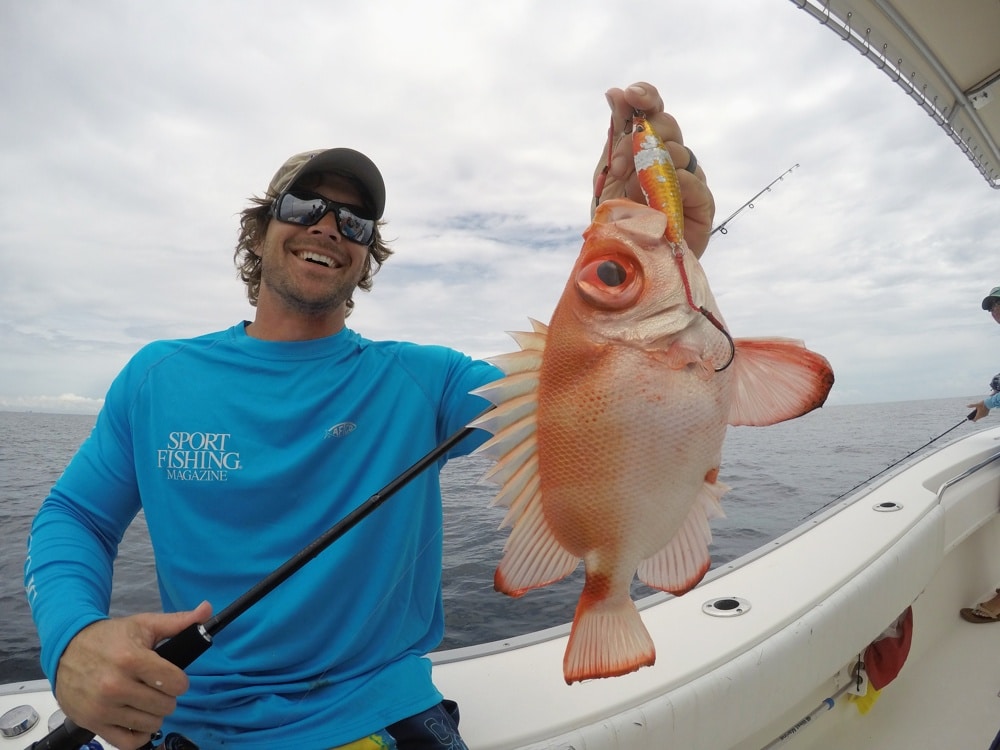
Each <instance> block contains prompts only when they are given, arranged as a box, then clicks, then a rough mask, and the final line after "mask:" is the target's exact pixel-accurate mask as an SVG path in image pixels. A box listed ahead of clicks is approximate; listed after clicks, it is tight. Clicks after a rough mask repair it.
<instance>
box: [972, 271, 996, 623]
mask: <svg viewBox="0 0 1000 750" xmlns="http://www.w3.org/2000/svg"><path fill="white" fill-rule="evenodd" d="M983 309H984V310H986V312H988V313H989V314H990V315H992V316H993V320H995V321H996V322H997V323H1000V286H995V287H993V289H992V290H990V293H989V294H987V295H986V296H985V297H984V298H983ZM995 380H996V378H994V381H995ZM968 406H971V407H975V409H976V413H975V416H973V418H972V421H973V422H978V421H979V420H980V419H982V418H983V417H985V416H986V415H987V414H989V413H990V409H996V408H997V407H998V406H1000V389H994V390H993V395H991V396H989V397H987V398H985V399H983V400H982V401H977V402H976V403H974V404H968ZM997 603H998V605H1000V596H998V597H997Z"/></svg>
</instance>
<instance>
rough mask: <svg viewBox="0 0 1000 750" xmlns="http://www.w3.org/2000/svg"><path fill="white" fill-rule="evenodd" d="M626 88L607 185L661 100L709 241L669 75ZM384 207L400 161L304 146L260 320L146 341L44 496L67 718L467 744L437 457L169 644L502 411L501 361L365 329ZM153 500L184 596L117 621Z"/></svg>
mask: <svg viewBox="0 0 1000 750" xmlns="http://www.w3.org/2000/svg"><path fill="white" fill-rule="evenodd" d="M608 100H609V103H610V105H611V108H612V113H613V122H614V128H613V131H614V133H615V134H616V135H615V142H613V143H612V144H610V146H611V151H612V153H611V161H610V164H608V169H607V170H603V169H600V168H601V167H603V166H604V165H605V164H607V160H608V156H607V154H608V146H607V145H606V146H605V149H604V150H603V151H602V160H601V164H600V165H599V171H601V172H606V174H605V175H604V177H602V186H603V189H602V192H601V195H599V196H598V200H603V199H607V198H611V197H618V196H621V195H625V194H627V195H629V196H630V197H634V198H635V197H638V196H639V195H640V194H639V193H638V192H637V185H636V180H635V175H634V170H633V168H632V165H631V159H630V158H627V156H628V153H629V152H628V142H629V140H630V139H628V138H619V137H618V134H620V133H621V132H622V131H623V129H624V128H625V126H626V125H625V123H626V121H627V120H629V119H630V116H631V113H632V110H633V109H634V108H639V109H642V110H644V111H646V112H647V114H648V115H649V117H650V119H651V122H652V123H653V125H654V127H656V129H657V131H658V132H659V134H660V135H661V137H663V138H664V139H665V140H668V141H672V143H670V144H668V146H669V148H670V149H671V153H672V154H673V156H674V158H675V160H676V162H677V165H678V167H679V168H681V169H684V168H685V167H688V168H689V171H687V172H681V174H680V175H679V177H680V180H681V186H682V190H683V199H684V204H685V214H686V217H687V219H688V222H689V224H688V226H689V229H688V234H687V236H688V240H689V243H690V244H691V246H692V248H693V249H694V250H695V251H696V252H697V253H699V254H700V253H701V252H702V251H703V250H704V248H705V246H706V245H707V242H708V235H709V232H710V228H711V221H712V216H713V214H714V204H713V201H712V196H711V193H710V191H709V190H708V188H707V185H706V184H705V181H704V172H703V171H702V170H701V169H700V168H699V167H697V166H696V162H695V160H694V156H693V154H692V153H691V152H690V151H689V150H687V149H686V148H685V147H684V146H683V145H682V143H683V141H682V138H681V133H680V129H679V128H678V126H677V123H676V121H674V120H673V118H671V117H670V116H669V115H667V114H665V113H664V112H663V102H662V100H661V98H660V96H659V94H658V93H657V91H656V89H655V88H654V87H652V86H649V85H648V84H639V85H636V86H632V87H629V88H628V89H625V90H619V89H612V90H611V91H609V92H608ZM384 207H385V186H384V183H383V181H382V176H381V174H380V173H379V170H378V169H377V167H376V166H375V165H374V164H373V163H372V162H371V161H370V160H369V159H368V158H367V157H366V156H364V155H362V154H360V153H358V152H356V151H353V150H350V149H342V148H339V149H329V150H323V151H316V152H309V153H306V154H299V155H297V156H293V157H292V158H290V159H289V160H288V161H287V162H285V164H284V165H283V166H282V167H281V168H280V169H279V170H278V172H277V173H276V174H275V176H274V178H273V179H272V180H271V183H270V185H269V187H268V189H267V192H266V194H265V196H264V197H263V198H261V199H255V200H254V201H253V205H252V206H251V207H250V208H248V209H246V210H245V211H244V212H243V215H242V219H241V234H240V239H239V243H238V245H237V250H236V254H235V260H236V264H237V266H238V268H239V269H240V274H241V278H242V279H243V281H244V282H245V283H246V287H247V294H248V297H249V300H250V302H251V304H252V305H254V306H255V308H256V311H255V315H254V320H253V321H252V322H249V323H247V322H241V323H239V324H237V325H235V326H233V327H232V328H230V329H228V330H225V331H220V332H217V333H212V334H208V335H206V336H202V337H200V338H195V339H190V340H184V341H161V342H154V343H152V344H150V345H148V346H147V347H145V348H143V349H142V350H141V351H140V352H139V353H138V354H136V356H135V357H134V358H133V359H132V360H131V361H130V362H129V364H128V365H127V366H126V367H125V369H124V370H123V371H122V372H121V373H120V374H119V375H118V377H117V378H116V379H115V381H114V383H113V384H112V386H111V388H110V390H109V392H108V395H107V398H106V401H105V405H104V408H103V409H102V411H101V414H100V415H99V417H98V420H97V424H96V426H95V428H94V432H93V434H92V435H91V437H90V438H89V439H88V440H87V442H86V443H85V444H84V445H83V446H82V447H81V448H80V451H79V452H78V454H77V455H76V457H74V459H73V461H72V462H71V463H70V465H69V467H68V468H67V470H66V472H65V473H64V475H63V476H62V478H60V480H59V482H58V483H57V484H56V486H55V487H54V488H53V490H52V492H51V494H50V496H49V497H48V498H47V499H46V501H45V503H44V504H43V506H42V508H41V509H40V510H39V513H38V516H37V517H36V519H35V522H34V524H33V527H32V534H31V538H30V540H29V556H28V560H27V562H26V565H25V585H26V590H27V592H28V598H29V601H30V603H31V606H32V612H33V616H34V618H35V621H36V623H37V625H38V629H39V635H40V639H41V642H42V662H43V668H44V670H45V672H46V674H47V675H48V676H49V678H50V680H51V681H52V682H53V684H54V689H55V692H56V696H57V698H58V700H59V702H60V705H61V707H62V708H63V710H64V711H65V713H66V715H67V716H68V717H70V718H71V719H73V721H74V722H75V723H76V724H78V725H79V726H82V727H85V728H87V729H89V730H90V731H92V732H95V733H97V734H99V735H101V736H103V737H104V738H105V739H107V740H109V741H110V742H112V743H114V744H115V745H116V746H118V747H120V748H122V749H123V750H132V749H133V748H137V747H139V746H141V745H143V744H144V743H146V742H147V740H148V739H149V737H150V735H151V734H152V733H154V732H155V731H157V730H158V729H160V728H161V726H162V727H163V729H164V730H165V731H176V732H179V733H181V734H183V735H186V736H188V737H189V738H190V739H191V740H193V741H194V742H195V743H196V744H198V745H199V746H200V747H201V748H203V749H204V748H222V747H240V748H243V749H251V750H257V749H260V750H263V749H264V748H268V749H269V750H270V749H272V748H275V747H289V746H295V747H303V748H332V747H340V746H347V745H350V746H352V747H359V748H360V747H363V746H364V747H375V746H387V747H399V748H403V749H404V750H405V749H406V748H437V747H442V748H444V747H448V748H463V747H465V745H464V744H463V743H462V740H461V738H460V737H459V735H458V728H457V725H458V711H457V707H456V706H455V704H454V703H452V702H450V701H445V700H443V697H442V696H441V694H440V693H439V692H438V691H437V689H436V688H435V687H434V684H433V682H432V679H431V668H430V662H429V660H427V659H426V658H425V654H426V653H427V652H429V651H431V650H433V649H434V648H435V647H436V646H437V645H438V643H439V642H440V639H441V636H442V634H443V628H444V616H443V607H442V601H441V580H440V578H441V493H440V487H439V484H438V473H437V472H436V471H425V472H423V473H421V474H420V475H418V476H417V477H416V478H415V479H414V480H413V481H411V482H410V483H409V484H407V485H406V486H405V487H404V488H403V489H402V490H400V492H399V493H398V494H397V495H396V496H395V497H393V498H392V500H391V501H390V502H389V503H387V504H386V505H385V506H383V507H382V508H379V509H378V510H377V511H376V512H375V513H373V514H372V515H371V516H370V517H368V518H366V519H365V520H364V521H363V522H362V523H361V524H359V525H358V526H357V527H356V528H354V529H352V530H351V531H350V532H349V533H348V534H346V535H345V536H344V537H343V538H341V539H339V540H338V541H337V542H336V543H335V544H334V545H332V546H331V547H330V548H329V549H327V550H325V551H324V552H323V553H322V554H321V555H319V556H318V557H317V558H316V559H314V560H312V561H311V562H310V563H309V564H308V565H307V566H306V567H305V568H303V569H302V570H301V571H299V572H298V573H296V574H295V575H294V576H293V577H292V578H291V579H289V580H288V581H286V582H285V583H284V584H282V585H281V586H279V587H278V588H277V589H276V590H274V591H273V592H272V593H270V594H269V595H268V597H267V600H266V604H262V605H261V606H260V607H259V608H257V609H254V610H251V611H250V612H248V613H247V614H245V615H243V616H242V617H240V618H238V619H236V620H234V621H233V622H232V623H231V624H229V625H228V627H227V628H226V630H225V632H224V633H222V634H220V636H219V638H218V639H217V642H216V643H215V644H214V645H213V646H212V647H211V648H210V649H209V650H208V651H207V652H205V653H204V654H203V655H202V656H200V657H199V658H198V659H197V660H196V661H195V662H194V663H193V664H192V665H191V666H190V667H189V668H188V670H187V674H185V672H184V671H182V670H181V669H179V668H177V667H175V666H174V665H172V664H171V663H169V662H168V661H166V660H164V659H162V658H160V657H159V656H158V655H157V654H156V653H155V652H154V651H153V650H152V649H153V647H154V646H155V645H156V644H157V643H158V642H160V641H162V640H163V639H166V638H169V637H171V636H173V635H175V634H176V633H178V632H180V631H182V630H184V629H185V628H186V627H188V626H189V625H192V624H194V623H202V622H205V621H206V620H207V619H208V618H209V617H210V616H211V612H212V609H211V607H212V605H215V606H216V607H220V606H225V605H226V604H229V603H230V602H232V601H233V600H234V599H236V598H237V597H238V596H239V595H241V594H242V593H244V592H245V591H247V590H248V589H249V588H250V587H251V586H252V585H253V584H255V583H256V582H258V581H259V580H261V579H262V578H263V577H264V576H266V575H267V574H268V573H270V572H271V571H272V570H274V569H275V568H277V567H278V566H279V565H280V564H281V563H283V562H284V561H285V560H287V559H288V558H290V557H292V556H293V555H294V554H295V553H296V552H298V551H299V550H300V549H301V548H302V547H304V546H305V545H306V544H308V543H309V542H310V541H312V540H313V539H314V538H316V537H317V536H319V534H321V533H322V532H323V531H325V530H326V529H327V528H329V527H330V526H332V525H333V523H335V522H336V521H337V520H339V519H341V518H342V517H343V516H345V515H346V514H347V513H348V512H350V511H351V510H353V509H354V508H355V507H356V506H357V505H358V504H359V503H360V502H361V501H362V500H363V499H364V498H367V497H369V496H370V495H372V494H373V493H374V492H375V491H377V490H378V489H379V488H381V487H383V486H384V485H386V484H387V483H388V482H389V481H390V480H391V479H393V478H395V477H396V476H397V475H398V474H399V473H400V472H401V471H402V470H403V469H405V468H406V467H408V466H409V465H411V464H412V463H413V462H414V461H415V460H416V459H417V458H419V457H421V456H423V455H424V454H426V453H427V452H428V451H429V450H430V449H431V448H433V447H434V446H436V445H438V444H440V443H441V442H442V441H443V440H444V439H445V438H446V437H448V436H449V435H451V434H453V433H454V432H456V431H457V430H459V429H460V428H461V427H463V426H464V425H465V424H467V423H468V422H469V421H470V420H471V419H472V418H473V417H475V416H476V415H477V414H478V413H480V412H481V411H482V410H483V409H484V408H485V407H486V405H487V404H486V402H485V401H483V400H482V399H480V398H479V397H474V396H471V395H469V391H470V390H472V389H474V388H476V387H478V386H480V385H483V384H485V383H487V382H490V381H492V380H495V379H496V378H497V377H499V375H500V373H499V372H498V371H497V370H496V369H495V368H493V367H492V366H491V365H489V364H487V363H484V362H476V361H473V360H471V359H469V358H468V357H466V356H464V355H462V354H460V353H458V352H455V351H452V350H450V349H446V348H443V347H430V346H418V345H415V344H407V343H398V342H374V341H369V340H367V339H365V338H363V337H361V336H360V335H359V334H357V333H356V332H354V331H352V330H351V329H349V328H347V327H346V319H347V316H348V315H349V314H350V312H351V310H352V309H353V306H354V293H355V291H356V290H357V289H358V288H361V289H366V290H367V289H369V288H371V277H372V273H373V272H374V271H375V270H377V268H378V267H379V266H380V265H381V263H382V262H384V261H385V260H386V259H387V258H388V257H389V255H390V254H391V251H390V250H389V248H388V246H387V245H386V244H385V242H384V241H383V239H382V237H381V233H380V225H381V221H382V216H383V211H384ZM485 437H486V435H485V434H482V435H481V436H478V433H477V434H476V435H474V436H472V437H471V438H470V439H467V440H466V441H464V442H463V443H461V444H459V445H458V446H457V447H456V448H454V449H453V450H452V451H451V452H450V454H449V456H451V455H462V454H464V453H467V452H469V451H470V450H471V449H472V448H474V447H475V446H476V445H477V444H478V443H479V442H481V441H482V439H484V438H485ZM443 463H444V461H443V460H442V461H441V464H442V465H443ZM438 468H440V466H439V467H438ZM140 509H141V510H142V511H143V512H144V515H145V518H146V522H147V525H148V528H149V534H150V538H151V540H152V544H153V549H154V555H155V559H156V567H157V577H158V582H159V587H160V594H161V598H162V602H163V609H164V614H158V613H143V614H137V615H133V616H130V617H123V618H108V614H107V613H108V602H109V598H110V590H111V573H112V562H113V560H114V556H115V551H116V549H117V544H118V542H119V541H120V539H121V536H122V534H123V533H124V531H125V529H126V527H127V526H128V525H129V524H130V523H131V521H132V519H133V518H134V516H135V515H136V514H137V513H138V511H139V510H140ZM206 598H207V599H209V600H210V601H211V603H212V604H211V605H210V604H209V603H208V601H203V600H204V599H206Z"/></svg>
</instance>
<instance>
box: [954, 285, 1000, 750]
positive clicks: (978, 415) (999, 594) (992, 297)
mask: <svg viewBox="0 0 1000 750" xmlns="http://www.w3.org/2000/svg"><path fill="white" fill-rule="evenodd" d="M983 309H984V310H986V311H987V312H988V313H989V314H990V315H992V316H993V320H995V321H996V322H997V323H1000V286H995V287H993V289H992V290H990V293H989V294H987V295H986V296H985V297H984V298H983ZM990 388H991V389H992V391H993V395H991V396H989V397H987V398H985V399H983V400H982V401H977V402H976V403H974V404H967V406H971V407H975V413H974V414H973V415H972V421H973V422H978V421H979V420H980V419H982V418H983V417H985V416H986V415H988V414H989V413H990V409H996V408H997V407H998V406H1000V374H997V375H995V376H994V377H993V380H992V381H990ZM958 613H959V615H961V617H962V619H963V620H965V621H966V622H975V623H985V622H1000V589H997V590H996V592H995V595H994V596H993V597H991V598H990V599H987V600H986V601H983V602H980V603H979V604H977V605H976V606H975V607H962V609H960V610H959V612H958ZM994 745H996V746H998V747H1000V734H998V735H997V739H996V740H994ZM991 747H993V746H992V745H991Z"/></svg>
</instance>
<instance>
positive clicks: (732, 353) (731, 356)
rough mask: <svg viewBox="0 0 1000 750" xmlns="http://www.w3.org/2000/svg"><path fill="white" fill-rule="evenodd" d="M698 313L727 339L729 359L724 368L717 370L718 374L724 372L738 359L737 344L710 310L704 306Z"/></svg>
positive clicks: (717, 368)
mask: <svg viewBox="0 0 1000 750" xmlns="http://www.w3.org/2000/svg"><path fill="white" fill-rule="evenodd" d="M698 312H700V313H701V314H702V315H704V316H705V319H706V320H707V321H708V322H709V323H711V324H712V325H713V326H715V327H716V328H718V329H719V331H720V332H721V333H722V335H723V336H725V337H726V341H727V342H728V343H729V359H727V360H726V364H724V365H723V366H722V367H716V368H715V371H716V372H722V371H723V370H725V369H726V368H727V367H729V365H731V364H732V363H733V360H734V359H736V343H735V342H734V341H733V337H732V336H730V335H729V331H727V330H726V329H725V327H724V326H723V325H722V322H721V321H720V320H719V319H718V318H716V317H715V316H714V315H712V313H711V311H710V310H709V309H708V308H706V307H705V306H704V305H702V306H701V307H699V308H698Z"/></svg>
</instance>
